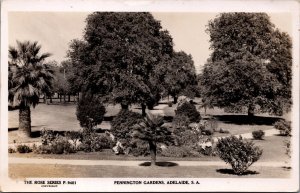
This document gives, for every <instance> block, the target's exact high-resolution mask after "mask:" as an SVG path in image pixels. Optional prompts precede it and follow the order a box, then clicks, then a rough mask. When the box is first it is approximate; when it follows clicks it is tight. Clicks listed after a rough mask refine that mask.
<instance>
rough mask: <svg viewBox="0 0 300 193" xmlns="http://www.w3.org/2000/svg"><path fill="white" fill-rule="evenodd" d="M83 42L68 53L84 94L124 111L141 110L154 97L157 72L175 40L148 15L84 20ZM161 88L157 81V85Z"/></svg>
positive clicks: (109, 15) (103, 14)
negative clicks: (135, 107) (136, 106)
mask: <svg viewBox="0 0 300 193" xmlns="http://www.w3.org/2000/svg"><path fill="white" fill-rule="evenodd" d="M86 23H87V24H86V28H85V31H84V40H83V41H79V40H74V41H73V42H72V43H71V46H70V50H69V54H68V55H69V58H70V60H71V62H72V65H73V68H74V72H75V75H76V77H74V80H75V81H76V83H77V82H78V83H77V84H78V85H81V87H80V89H81V90H91V92H93V93H97V94H100V95H102V96H104V97H105V96H108V97H106V98H109V100H110V102H113V103H119V104H121V105H122V107H123V108H125V109H126V108H128V105H130V104H142V108H143V112H145V111H144V109H145V105H146V104H147V102H148V101H151V100H153V99H154V98H155V96H156V94H157V93H156V94H153V88H154V85H153V84H154V82H151V81H149V79H150V78H151V77H153V75H152V73H153V69H154V68H155V66H156V65H157V64H159V62H160V60H161V58H162V57H163V56H164V55H166V54H172V51H173V47H172V46H173V44H172V38H171V37H170V35H169V34H168V32H166V31H163V30H162V29H161V25H160V23H159V22H158V21H156V20H155V19H154V18H153V16H152V15H151V14H150V13H116V12H114V13H111V12H95V13H93V14H91V15H89V16H88V17H87V19H86ZM155 83H156V84H157V81H156V82H155Z"/></svg>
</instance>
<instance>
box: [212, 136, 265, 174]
mask: <svg viewBox="0 0 300 193" xmlns="http://www.w3.org/2000/svg"><path fill="white" fill-rule="evenodd" d="M216 150H217V153H218V155H219V157H220V158H221V159H222V160H223V161H225V162H226V163H229V164H230V165H231V166H232V169H233V171H234V173H235V174H238V175H242V174H243V173H244V172H245V171H246V170H247V169H248V167H249V166H251V165H252V164H253V163H254V162H256V161H257V160H258V159H259V158H260V156H261V155H262V152H263V151H262V150H261V149H259V147H257V146H254V143H253V142H252V141H246V140H244V139H243V138H242V137H241V136H240V137H239V138H238V137H235V136H230V137H226V138H221V139H218V143H217V146H216Z"/></svg>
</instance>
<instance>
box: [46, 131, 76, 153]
mask: <svg viewBox="0 0 300 193" xmlns="http://www.w3.org/2000/svg"><path fill="white" fill-rule="evenodd" d="M50 150H51V153H53V154H63V153H65V154H68V153H75V150H74V148H73V147H72V145H71V144H70V143H69V141H68V140H67V139H66V138H65V137H62V136H60V135H57V137H56V138H55V140H53V141H52V143H51V145H50Z"/></svg>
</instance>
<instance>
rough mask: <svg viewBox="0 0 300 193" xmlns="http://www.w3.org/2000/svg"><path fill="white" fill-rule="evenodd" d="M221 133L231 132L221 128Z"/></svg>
mask: <svg viewBox="0 0 300 193" xmlns="http://www.w3.org/2000/svg"><path fill="white" fill-rule="evenodd" d="M219 133H230V132H229V131H228V130H226V129H222V128H220V130H219Z"/></svg>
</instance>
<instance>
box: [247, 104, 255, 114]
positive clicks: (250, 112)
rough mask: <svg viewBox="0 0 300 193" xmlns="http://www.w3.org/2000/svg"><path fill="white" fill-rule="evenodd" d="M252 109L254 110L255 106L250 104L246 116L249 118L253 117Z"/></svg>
mask: <svg viewBox="0 0 300 193" xmlns="http://www.w3.org/2000/svg"><path fill="white" fill-rule="evenodd" d="M254 109H255V106H254V105H253V104H250V105H249V106H248V116H249V117H253V116H254Z"/></svg>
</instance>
